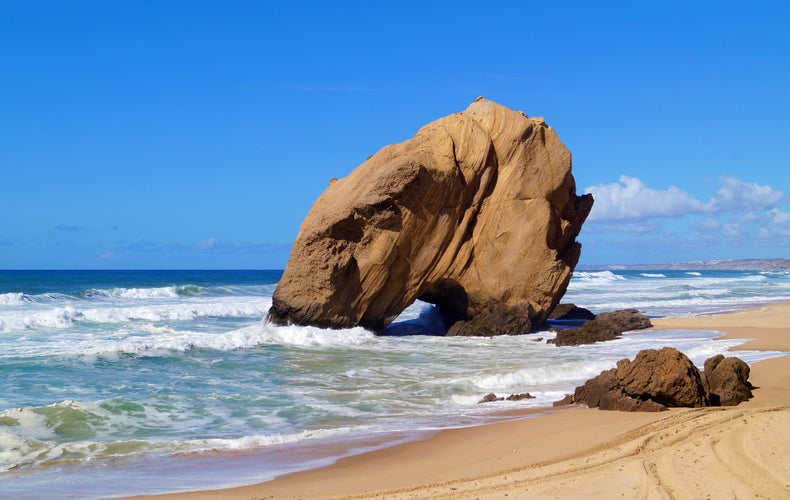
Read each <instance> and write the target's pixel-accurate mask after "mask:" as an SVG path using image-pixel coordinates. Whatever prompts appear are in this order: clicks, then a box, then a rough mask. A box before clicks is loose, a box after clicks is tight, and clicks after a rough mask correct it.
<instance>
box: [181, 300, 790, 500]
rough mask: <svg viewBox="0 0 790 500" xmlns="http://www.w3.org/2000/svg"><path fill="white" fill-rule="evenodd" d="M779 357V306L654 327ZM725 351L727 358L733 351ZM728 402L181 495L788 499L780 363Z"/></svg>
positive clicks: (578, 421)
mask: <svg viewBox="0 0 790 500" xmlns="http://www.w3.org/2000/svg"><path fill="white" fill-rule="evenodd" d="M654 324H655V326H656V328H661V329H705V330H718V331H722V332H724V333H726V335H727V337H730V338H748V339H753V340H750V341H749V342H747V343H746V344H744V345H742V346H741V348H746V349H765V350H779V351H787V352H790V303H778V304H770V305H767V306H764V307H760V308H754V309H750V310H746V311H741V312H737V313H733V314H726V315H713V316H704V317H691V318H663V319H659V320H654ZM733 355H736V356H737V352H733ZM750 380H751V382H752V383H753V384H754V385H755V386H757V387H758V389H756V390H755V391H754V394H755V397H754V398H753V399H752V400H750V401H748V402H746V403H742V404H741V405H739V406H737V407H730V408H700V409H675V410H671V411H669V412H662V413H652V414H639V413H622V412H605V411H599V410H590V409H587V408H577V407H576V408H567V409H562V410H553V411H549V412H548V414H547V415H545V416H540V417H537V418H527V419H524V420H518V421H515V422H507V423H499V424H492V425H486V426H481V427H474V428H468V429H456V430H449V431H444V432H441V433H439V434H437V435H436V436H434V437H432V438H430V439H427V440H425V441H419V442H415V443H409V444H405V445H400V446H395V447H392V448H388V449H385V450H380V451H376V452H372V453H367V454H364V455H360V456H356V457H351V458H347V459H343V460H340V461H339V462H337V463H336V464H334V465H331V466H329V467H325V468H322V469H317V470H312V471H307V472H302V473H298V474H293V475H290V476H286V477H283V478H280V479H277V480H275V481H270V482H267V483H262V484H258V485H252V486H245V487H241V488H231V489H225V490H214V491H205V492H193V493H187V494H175V495H168V496H167V497H170V498H174V499H181V498H190V499H192V498H234V499H236V498H239V499H251V498H327V497H340V498H373V497H375V498H409V499H412V498H426V499H427V498H453V499H456V498H462V499H463V498H470V499H471V498H480V499H485V498H504V497H508V498H582V497H583V498H602V499H603V498H607V499H608V498H613V497H624V498H715V499H719V498H770V499H778V498H790V357H781V358H775V359H770V360H766V361H761V362H759V363H755V364H754V365H753V366H752V371H751V379H750Z"/></svg>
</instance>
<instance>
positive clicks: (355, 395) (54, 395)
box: [0, 271, 790, 498]
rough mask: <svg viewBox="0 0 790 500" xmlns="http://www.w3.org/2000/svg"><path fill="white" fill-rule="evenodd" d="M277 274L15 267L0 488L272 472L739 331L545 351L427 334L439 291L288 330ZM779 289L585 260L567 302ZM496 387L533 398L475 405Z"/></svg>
mask: <svg viewBox="0 0 790 500" xmlns="http://www.w3.org/2000/svg"><path fill="white" fill-rule="evenodd" d="M280 274H281V273H280V272H278V271H0V497H8V496H14V497H29V498H42V497H52V498H64V496H65V497H73V498H84V497H105V496H109V495H111V494H115V493H121V494H134V493H150V492H162V491H172V490H184V489H194V488H208V487H218V486H228V485H230V484H229V483H227V481H228V480H229V479H231V480H233V481H234V483H233V484H236V483H238V484H241V483H245V482H253V481H262V480H265V479H268V478H271V477H273V476H274V475H276V474H280V473H283V472H288V471H292V470H298V469H301V468H305V467H310V466H314V465H317V464H320V463H327V462H328V461H331V460H332V459H334V458H337V457H338V456H342V455H345V454H350V453H355V452H359V451H361V450H364V449H369V448H371V447H376V446H384V445H386V444H389V443H392V442H395V441H398V440H407V439H413V438H415V437H416V436H419V435H424V434H425V433H429V432H433V431H435V430H436V429H440V428H447V427H457V426H465V425H475V424H480V423H484V422H487V421H491V420H492V419H494V418H498V417H496V416H495V415H494V414H493V413H494V412H496V411H498V410H502V409H504V408H514V407H523V408H525V407H537V408H539V407H545V406H550V404H551V402H552V401H554V400H557V399H560V398H561V397H562V395H564V394H565V393H567V392H569V391H571V390H572V389H573V387H575V386H576V385H579V384H580V383H582V382H583V381H584V380H586V379H588V378H590V377H592V376H594V375H596V374H598V373H599V372H600V371H601V370H603V369H607V368H610V367H612V366H614V364H615V362H616V361H617V360H618V359H621V358H624V357H633V356H634V355H635V354H636V353H637V352H638V351H639V350H640V349H644V348H657V347H663V346H664V345H673V346H675V347H677V348H679V349H680V350H682V351H684V352H686V354H688V355H689V356H690V357H691V358H692V360H693V361H694V362H695V363H697V364H701V363H702V361H704V359H706V358H707V357H709V356H711V355H714V354H718V353H720V352H725V351H726V349H727V348H729V347H731V346H733V345H736V344H737V343H738V342H736V341H726V342H721V341H719V342H714V341H712V339H713V338H714V337H716V336H717V334H716V333H715V332H676V331H664V332H648V333H644V332H643V333H634V334H629V335H626V336H625V337H624V338H622V339H620V340H616V341H613V342H609V343H605V344H597V345H592V346H583V347H570V348H558V347H555V346H553V345H550V344H547V343H546V340H547V339H549V338H551V336H552V334H551V333H548V332H540V333H538V334H534V335H525V336H516V337H497V338H444V337H439V336H434V335H427V334H431V333H436V332H437V331H439V329H440V327H439V321H440V320H439V315H438V314H437V312H436V311H435V310H434V309H433V307H432V306H430V305H428V304H423V303H417V304H415V305H413V306H411V307H410V308H409V309H407V310H406V311H405V312H404V313H403V314H402V315H401V317H400V318H399V321H398V322H396V324H394V325H393V327H392V328H391V329H390V330H389V331H388V334H387V335H384V336H376V335H374V334H373V333H371V332H368V331H366V330H364V329H362V328H354V329H348V330H322V329H318V328H311V327H296V326H283V327H278V326H273V325H268V324H266V323H265V322H263V321H262V318H264V317H265V315H266V312H267V311H268V308H269V307H270V305H271V295H272V292H273V291H274V287H275V285H276V282H277V280H278V279H279V277H280ZM771 300H790V274H789V273H757V272H734V271H730V272H704V271H703V272H678V271H674V272H666V271H656V272H625V271H617V272H610V271H598V272H578V273H576V275H575V276H574V278H573V280H572V281H571V286H570V287H569V291H568V293H567V295H566V301H568V302H575V303H576V304H578V305H582V306H585V307H588V308H590V309H592V310H593V311H594V312H601V311H604V310H612V309H618V308H622V307H637V308H640V309H642V310H644V311H645V312H647V313H648V314H651V315H654V316H655V315H666V314H673V315H687V314H704V313H709V312H718V311H724V310H732V309H735V308H737V307H742V306H744V305H749V304H753V303H760V302H765V301H771ZM414 333H421V334H420V335H414ZM774 355H777V353H759V352H750V351H742V352H739V356H740V357H742V358H744V359H745V360H747V362H753V361H755V360H759V359H764V358H766V357H770V356H774ZM489 392H494V393H497V394H501V395H507V394H510V393H518V392H530V393H531V394H533V395H534V396H536V397H535V399H530V400H523V401H520V402H517V403H507V404H504V403H503V404H498V403H497V404H491V405H478V404H477V401H478V400H479V399H480V398H481V397H482V396H483V395H484V394H486V393H489ZM208 470H211V471H213V472H215V474H209V473H207V471H208ZM64 492H66V493H65V494H64Z"/></svg>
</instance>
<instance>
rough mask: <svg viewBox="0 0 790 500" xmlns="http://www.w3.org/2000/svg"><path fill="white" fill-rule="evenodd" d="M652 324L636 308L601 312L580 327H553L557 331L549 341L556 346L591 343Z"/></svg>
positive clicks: (610, 338)
mask: <svg viewBox="0 0 790 500" xmlns="http://www.w3.org/2000/svg"><path fill="white" fill-rule="evenodd" d="M651 326H653V324H652V323H651V322H650V318H648V317H647V316H646V315H645V314H642V313H640V312H639V311H637V310H636V309H622V310H620V311H613V312H603V313H601V314H598V315H597V316H594V317H593V319H591V320H589V321H586V322H585V323H584V324H583V325H582V326H581V328H565V329H562V328H553V330H554V331H555V332H556V333H557V336H556V337H555V338H554V339H551V340H549V342H550V343H552V344H556V345H557V346H574V345H582V344H593V343H595V342H603V341H606V340H614V339H616V338H618V337H619V336H620V335H622V333H623V332H628V331H631V330H642V329H645V328H650V327H651Z"/></svg>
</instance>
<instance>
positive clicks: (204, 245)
mask: <svg viewBox="0 0 790 500" xmlns="http://www.w3.org/2000/svg"><path fill="white" fill-rule="evenodd" d="M217 243H218V241H217V238H214V237H211V238H206V239H205V240H200V241H199V242H198V248H200V249H201V250H208V249H210V248H212V247H214V246H216V245H217Z"/></svg>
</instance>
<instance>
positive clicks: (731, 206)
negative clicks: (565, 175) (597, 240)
mask: <svg viewBox="0 0 790 500" xmlns="http://www.w3.org/2000/svg"><path fill="white" fill-rule="evenodd" d="M720 183H721V187H720V188H719V189H718V190H717V191H716V193H715V194H714V196H713V197H711V198H710V200H708V201H707V202H703V201H701V200H699V199H697V198H695V197H694V196H692V195H691V194H689V193H687V192H686V191H683V190H682V189H680V188H678V187H675V186H671V187H670V188H668V189H666V190H663V191H659V190H657V189H653V188H650V187H648V186H647V185H645V183H644V182H642V181H641V180H639V179H637V178H636V177H629V176H627V175H621V176H620V179H619V182H616V183H611V184H598V185H597V186H590V187H588V188H587V189H585V192H587V193H592V195H593V197H594V198H595V204H594V205H593V209H592V212H591V213H590V217H589V220H590V221H593V222H617V221H637V220H643V219H649V218H657V217H663V218H671V217H681V216H684V215H689V214H697V215H708V216H712V215H715V214H721V213H725V212H739V211H741V212H744V211H745V212H749V211H755V210H769V209H774V208H775V206H776V203H777V202H779V201H780V200H781V199H782V198H784V193H782V192H781V191H777V190H776V189H774V188H772V187H771V186H761V185H759V184H757V183H755V182H743V181H741V180H740V179H736V178H734V177H722V178H721V179H720ZM743 217H744V219H743V220H744V221H746V220H749V218H751V219H752V220H753V219H754V218H755V216H754V214H745V215H744V216H743Z"/></svg>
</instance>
